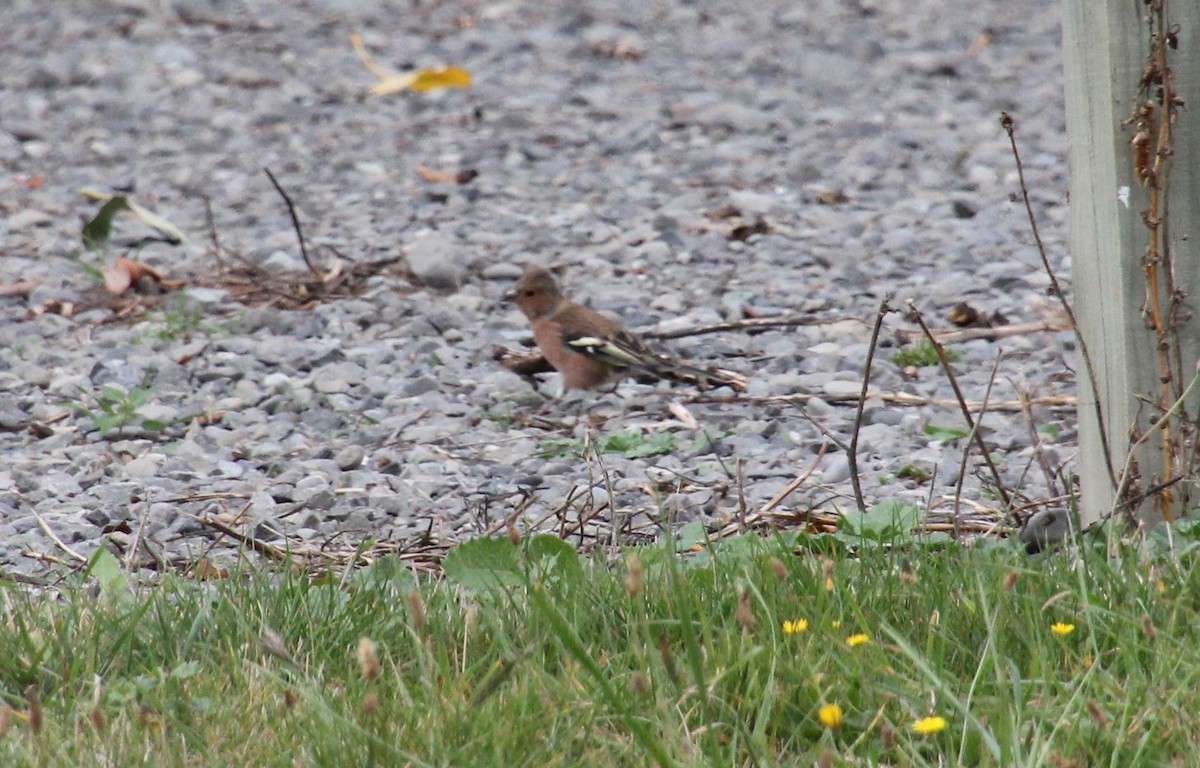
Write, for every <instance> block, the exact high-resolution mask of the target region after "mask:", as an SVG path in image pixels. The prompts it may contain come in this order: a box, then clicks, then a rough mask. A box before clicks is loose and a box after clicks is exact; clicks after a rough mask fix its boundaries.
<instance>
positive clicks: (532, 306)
mask: <svg viewBox="0 0 1200 768" xmlns="http://www.w3.org/2000/svg"><path fill="white" fill-rule="evenodd" d="M505 298H506V299H508V300H509V301H511V302H513V303H514V304H516V305H517V307H518V308H519V309H520V310H521V311H522V312H524V313H525V316H526V317H528V318H529V319H530V320H534V319H537V318H539V317H546V316H548V315H551V314H553V313H554V310H555V309H556V308H557V307H558V304H559V302H561V301H562V300H563V295H562V292H561V291H559V289H558V283H557V282H555V280H554V276H553V275H551V274H550V272H549V271H547V270H545V269H541V268H538V269H531V270H529V271H528V272H526V273H525V274H524V275H522V276H521V279H520V280H518V281H517V284H516V285H514V286H513V289H512V291H510V292H509V293H508V294H506V296H505Z"/></svg>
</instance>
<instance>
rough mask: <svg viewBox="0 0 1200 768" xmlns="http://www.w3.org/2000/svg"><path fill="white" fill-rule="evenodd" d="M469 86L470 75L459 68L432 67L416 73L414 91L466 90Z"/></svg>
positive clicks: (413, 84)
mask: <svg viewBox="0 0 1200 768" xmlns="http://www.w3.org/2000/svg"><path fill="white" fill-rule="evenodd" d="M470 84H471V73H470V72H468V71H467V70H465V69H462V68H461V67H434V68H432V69H421V70H417V72H416V79H415V80H413V83H412V86H411V87H412V89H413V90H414V91H433V90H436V89H438V88H466V87H467V86H469V85H470Z"/></svg>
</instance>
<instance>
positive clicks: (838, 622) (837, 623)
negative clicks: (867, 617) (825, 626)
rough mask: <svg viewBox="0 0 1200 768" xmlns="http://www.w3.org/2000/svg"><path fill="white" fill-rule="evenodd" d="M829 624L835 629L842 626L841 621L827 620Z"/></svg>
mask: <svg viewBox="0 0 1200 768" xmlns="http://www.w3.org/2000/svg"><path fill="white" fill-rule="evenodd" d="M829 626H831V627H833V628H834V629H837V628H838V627H840V626H842V622H840V621H837V620H834V621H831V622H829Z"/></svg>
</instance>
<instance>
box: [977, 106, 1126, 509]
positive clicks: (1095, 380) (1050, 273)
mask: <svg viewBox="0 0 1200 768" xmlns="http://www.w3.org/2000/svg"><path fill="white" fill-rule="evenodd" d="M1000 126H1001V127H1002V128H1003V129H1004V132H1005V133H1007V134H1008V143H1009V146H1010V147H1011V148H1012V154H1013V160H1014V161H1015V162H1016V164H1017V180H1018V181H1019V182H1020V184H1021V199H1022V200H1023V201H1024V202H1025V214H1026V216H1028V217H1029V229H1030V231H1031V232H1033V241H1034V243H1035V244H1036V245H1037V252H1038V256H1039V257H1040V258H1041V260H1042V269H1044V270H1045V271H1046V277H1048V278H1049V279H1050V290H1051V292H1052V293H1053V294H1054V295H1055V297H1057V298H1058V301H1059V303H1060V304H1061V305H1062V309H1063V312H1065V313H1066V315H1067V319H1068V320H1069V321H1070V323H1071V331H1072V332H1073V333H1074V334H1075V343H1076V344H1078V345H1079V354H1080V355H1081V356H1082V357H1083V367H1084V369H1085V370H1086V372H1087V377H1088V384H1089V385H1090V386H1091V388H1092V394H1093V395H1094V397H1093V400H1094V405H1095V409H1096V425H1097V427H1098V431H1099V433H1100V449H1101V450H1102V451H1103V452H1104V466H1105V467H1106V468H1107V469H1108V479H1109V482H1110V483H1112V485H1113V487H1114V488H1116V487H1117V473H1116V470H1114V469H1113V456H1112V449H1111V448H1110V447H1109V445H1108V430H1107V429H1105V426H1104V409H1103V408H1102V407H1101V405H1100V379H1099V377H1098V376H1097V375H1096V366H1095V365H1094V364H1093V363H1092V355H1091V353H1090V352H1088V346H1087V340H1085V339H1084V338H1083V334H1082V333H1080V332H1079V324H1078V323H1077V322H1075V311H1074V310H1073V309H1072V308H1071V302H1069V301H1067V295H1066V294H1065V293H1064V292H1063V289H1062V286H1061V285H1059V284H1058V276H1057V275H1055V274H1054V268H1053V267H1051V266H1050V258H1049V257H1048V256H1046V246H1045V245H1044V244H1043V243H1042V235H1041V232H1040V231H1039V230H1038V225H1037V217H1036V216H1034V215H1033V205H1032V204H1031V203H1030V202H1029V187H1028V186H1027V185H1026V183H1025V166H1024V164H1022V162H1021V151H1020V150H1019V149H1018V148H1017V134H1016V131H1017V124H1016V121H1015V120H1013V118H1012V115H1010V114H1008V113H1007V112H1001V113H1000Z"/></svg>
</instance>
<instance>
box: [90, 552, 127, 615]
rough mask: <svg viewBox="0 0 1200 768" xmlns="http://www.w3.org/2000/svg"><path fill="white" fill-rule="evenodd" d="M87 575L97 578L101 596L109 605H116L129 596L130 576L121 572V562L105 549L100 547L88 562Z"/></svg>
mask: <svg viewBox="0 0 1200 768" xmlns="http://www.w3.org/2000/svg"><path fill="white" fill-rule="evenodd" d="M87 574H88V575H90V576H95V577H96V581H97V582H98V583H99V585H100V596H101V597H102V598H103V599H104V600H105V601H106V602H109V603H115V602H118V601H120V600H123V599H125V598H126V597H128V596H129V593H128V592H126V588H127V586H128V584H129V575H128V574H126V573H125V571H123V570H121V561H119V560H117V556H116V555H114V554H113V553H112V552H109V551H108V549H107V548H105V547H98V548H97V549H96V551H95V553H93V554H92V557H91V560H89V561H88V567H87Z"/></svg>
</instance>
